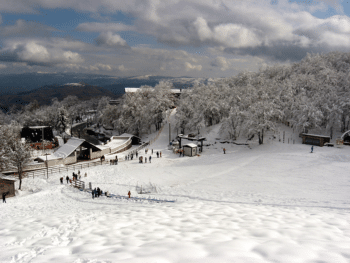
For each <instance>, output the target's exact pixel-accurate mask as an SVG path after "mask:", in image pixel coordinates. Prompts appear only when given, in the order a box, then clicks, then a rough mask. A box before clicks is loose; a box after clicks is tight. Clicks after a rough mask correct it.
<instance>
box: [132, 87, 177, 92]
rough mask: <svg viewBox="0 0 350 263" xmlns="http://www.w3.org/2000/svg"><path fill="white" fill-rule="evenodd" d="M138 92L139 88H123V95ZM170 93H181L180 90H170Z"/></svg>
mask: <svg viewBox="0 0 350 263" xmlns="http://www.w3.org/2000/svg"><path fill="white" fill-rule="evenodd" d="M149 89H150V90H151V91H153V90H154V88H149ZM138 90H140V88H125V93H133V92H137V91H138ZM170 91H171V92H172V93H181V90H180V89H171V90H170Z"/></svg>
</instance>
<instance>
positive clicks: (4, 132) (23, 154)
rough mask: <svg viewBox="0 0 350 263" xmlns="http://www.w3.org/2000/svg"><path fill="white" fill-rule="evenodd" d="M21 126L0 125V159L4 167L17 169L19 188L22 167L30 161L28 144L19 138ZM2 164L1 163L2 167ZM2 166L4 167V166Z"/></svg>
mask: <svg viewBox="0 0 350 263" xmlns="http://www.w3.org/2000/svg"><path fill="white" fill-rule="evenodd" d="M20 130H21V127H20V126H19V125H18V124H16V123H12V124H11V125H8V126H2V127H1V135H0V136H1V138H0V140H1V141H2V142H3V144H2V145H1V148H0V151H1V159H3V160H5V161H6V165H5V167H6V168H15V169H17V176H18V178H19V188H18V189H19V190H21V187H22V179H23V171H24V168H25V167H26V166H27V165H28V164H29V163H30V162H31V159H30V146H29V145H28V144H27V143H26V142H24V141H22V140H21V137H20ZM3 167H4V165H2V168H3ZM5 167H4V168H5Z"/></svg>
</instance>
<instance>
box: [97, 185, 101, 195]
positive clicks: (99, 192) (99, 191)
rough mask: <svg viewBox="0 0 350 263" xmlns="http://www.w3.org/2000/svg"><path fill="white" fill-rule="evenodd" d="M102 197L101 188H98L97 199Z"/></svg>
mask: <svg viewBox="0 0 350 263" xmlns="http://www.w3.org/2000/svg"><path fill="white" fill-rule="evenodd" d="M100 195H101V190H100V187H97V197H100Z"/></svg>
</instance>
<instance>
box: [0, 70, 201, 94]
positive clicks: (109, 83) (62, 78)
mask: <svg viewBox="0 0 350 263" xmlns="http://www.w3.org/2000/svg"><path fill="white" fill-rule="evenodd" d="M161 80H169V81H172V82H173V83H174V84H175V85H176V87H178V88H187V87H189V86H192V83H193V81H194V80H195V79H194V78H188V77H182V78H172V77H166V76H149V75H147V76H134V77H113V76H107V75H97V74H82V73H78V74H70V73H54V74H51V73H24V74H7V75H0V95H9V94H17V93H20V92H26V91H31V90H34V89H38V88H40V87H43V86H51V85H56V86H61V85H65V84H67V83H79V82H84V83H88V84H90V85H93V86H98V87H102V88H105V89H107V90H110V91H111V92H113V93H114V94H116V95H120V94H123V93H124V88H125V87H140V86H142V85H148V86H152V87H154V86H155V85H157V84H158V83H159V81H161Z"/></svg>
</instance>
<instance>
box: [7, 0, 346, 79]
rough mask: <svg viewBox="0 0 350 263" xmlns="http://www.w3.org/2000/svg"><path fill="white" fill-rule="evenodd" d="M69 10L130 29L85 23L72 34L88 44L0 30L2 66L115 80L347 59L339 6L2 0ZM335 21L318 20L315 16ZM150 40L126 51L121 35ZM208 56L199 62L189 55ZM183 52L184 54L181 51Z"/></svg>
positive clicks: (239, 0) (44, 29)
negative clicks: (329, 55) (327, 56)
mask: <svg viewBox="0 0 350 263" xmlns="http://www.w3.org/2000/svg"><path fill="white" fill-rule="evenodd" d="M38 7H40V8H41V9H47V8H50V9H51V8H63V9H64V8H67V9H68V8H69V9H73V10H75V11H76V12H82V13H84V14H86V15H87V16H89V15H93V14H95V15H96V14H98V15H100V16H103V17H105V18H106V20H108V18H109V17H110V16H112V15H113V14H114V13H116V12H122V13H124V14H127V15H128V16H130V17H132V18H133V20H132V21H133V22H132V24H131V25H130V24H124V23H123V21H117V22H111V21H107V22H103V21H102V22H96V21H94V22H84V23H80V24H79V25H78V26H77V27H76V28H75V31H76V32H82V33H86V34H89V33H91V34H97V37H96V38H95V39H94V41H93V43H85V42H83V41H78V40H72V39H68V40H67V39H62V38H58V37H53V36H52V35H53V33H54V32H57V31H60V30H58V29H56V28H52V27H49V26H47V25H43V24H40V23H36V22H28V21H24V20H20V19H19V20H18V21H16V23H15V24H14V25H3V24H2V25H1V22H2V19H1V16H0V37H1V38H2V39H5V40H4V41H3V44H2V47H1V50H0V62H1V63H2V64H0V69H6V67H7V66H6V65H5V64H3V63H5V62H6V63H10V62H13V63H26V64H27V65H29V66H33V65H35V66H46V67H54V66H58V67H61V68H64V67H68V68H71V69H75V70H85V71H91V72H97V71H98V72H107V73H113V72H114V73H116V74H130V75H137V74H140V75H141V74H142V75H145V74H163V73H164V74H168V75H179V76H181V75H184V74H187V75H188V74H193V75H197V76H200V75H201V74H202V75H203V76H204V75H208V74H212V75H220V74H232V73H233V72H236V71H239V70H241V69H248V70H249V69H257V67H258V66H261V64H264V63H265V62H266V63H268V62H270V63H275V62H276V61H277V62H291V61H298V60H300V59H302V58H303V57H304V56H305V55H306V53H307V52H329V51H333V50H340V51H350V45H349V44H350V38H349V37H350V18H349V17H348V16H346V15H344V14H343V10H342V6H341V3H340V2H339V1H331V0H323V1H318V2H313V3H312V4H310V5H308V4H305V1H304V3H303V2H290V1H288V0H279V1H274V2H273V3H271V1H270V0H244V1H243V0H234V1H233V0H161V1H160V0H128V1H123V0H100V1H94V0H57V1H42V0H11V1H4V0H0V13H1V12H21V13H34V14H35V13H38V12H39V11H38V9H37V8H38ZM330 8H331V9H333V10H335V11H334V12H336V13H335V15H333V16H330V17H328V18H324V19H321V18H317V17H316V16H314V15H313V13H314V12H316V11H321V12H326V11H327V10H330ZM128 33H137V34H138V35H139V36H142V35H143V36H148V37H153V38H154V39H156V40H157V42H158V43H161V44H162V45H163V48H157V47H152V46H145V45H141V44H140V43H141V42H142V38H141V39H138V41H136V42H140V43H137V44H136V45H132V44H130V43H129V44H128V42H127V40H125V39H123V37H122V35H123V34H128ZM196 49H201V50H205V52H202V54H196V53H194V52H190V51H189V50H196ZM185 50H186V51H185Z"/></svg>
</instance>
